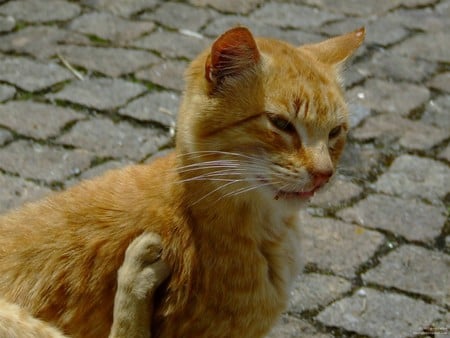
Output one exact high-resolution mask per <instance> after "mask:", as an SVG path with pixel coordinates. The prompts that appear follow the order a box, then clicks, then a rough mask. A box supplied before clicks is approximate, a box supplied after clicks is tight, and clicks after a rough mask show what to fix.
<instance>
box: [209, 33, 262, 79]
mask: <svg viewBox="0 0 450 338" xmlns="http://www.w3.org/2000/svg"><path fill="white" fill-rule="evenodd" d="M259 58H260V55H259V51H258V47H257V46H256V42H255V39H254V38H253V36H252V34H251V33H250V31H249V30H248V29H247V28H245V27H236V28H233V29H231V30H229V31H227V32H225V33H224V34H223V35H221V36H220V37H219V38H218V39H217V40H216V41H215V42H214V44H213V45H212V47H211V54H210V55H209V57H208V59H207V61H206V65H205V70H206V74H205V75H206V79H207V80H208V81H210V82H220V80H222V79H223V78H225V77H227V76H235V75H239V74H240V73H242V72H243V71H245V70H246V69H248V68H249V67H252V66H254V65H255V64H257V63H258V61H259Z"/></svg>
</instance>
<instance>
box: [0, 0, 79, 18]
mask: <svg viewBox="0 0 450 338" xmlns="http://www.w3.org/2000/svg"><path fill="white" fill-rule="evenodd" d="M80 12H81V8H80V7H79V6H78V5H76V4H74V3H70V2H66V1H62V0H18V1H12V2H7V3H6V4H4V5H2V6H0V13H2V14H5V15H9V16H12V17H13V18H15V19H16V20H20V21H25V22H29V23H43V22H51V21H65V20H68V19H72V18H74V17H75V16H77V15H78V14H80Z"/></svg>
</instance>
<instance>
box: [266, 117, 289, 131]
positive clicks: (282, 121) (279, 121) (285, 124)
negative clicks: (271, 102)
mask: <svg viewBox="0 0 450 338" xmlns="http://www.w3.org/2000/svg"><path fill="white" fill-rule="evenodd" d="M267 118H268V119H269V121H270V123H271V124H272V125H273V126H274V127H275V128H277V129H279V130H281V131H284V132H286V133H290V134H291V133H295V127H294V125H293V124H292V123H291V122H290V121H289V120H288V119H286V118H285V117H282V116H280V115H277V114H270V113H268V114H267Z"/></svg>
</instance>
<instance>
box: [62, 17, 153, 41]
mask: <svg viewBox="0 0 450 338" xmlns="http://www.w3.org/2000/svg"><path fill="white" fill-rule="evenodd" d="M68 28H70V29H72V30H74V31H76V32H79V33H84V34H90V35H95V36H97V37H99V38H101V39H104V40H111V41H116V42H119V43H123V42H126V41H129V40H133V39H135V38H137V37H139V36H140V35H142V34H144V33H149V32H151V31H152V30H153V29H154V28H155V24H154V23H153V22H150V21H145V22H140V21H130V20H124V19H122V18H120V17H117V16H115V15H112V14H110V13H104V12H94V13H87V14H84V15H82V16H80V17H78V18H76V19H75V20H73V21H72V22H71V23H70V25H69V26H68Z"/></svg>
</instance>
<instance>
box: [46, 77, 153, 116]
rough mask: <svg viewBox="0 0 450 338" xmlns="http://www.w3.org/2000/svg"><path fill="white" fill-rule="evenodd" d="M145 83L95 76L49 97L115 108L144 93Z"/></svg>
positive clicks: (107, 108) (72, 84) (91, 106)
mask: <svg viewBox="0 0 450 338" xmlns="http://www.w3.org/2000/svg"><path fill="white" fill-rule="evenodd" d="M145 90H146V88H145V87H144V86H143V85H140V84H137V83H133V82H128V81H125V80H122V79H109V78H93V79H88V80H85V81H74V82H72V83H70V84H68V85H66V86H65V87H64V89H63V90H61V91H60V92H57V93H55V94H47V95H46V97H47V98H49V99H52V100H54V99H57V100H63V101H69V102H73V103H76V104H80V105H84V106H87V107H89V108H95V109H98V110H114V109H117V108H119V107H121V106H123V105H125V104H126V103H127V102H128V101H129V100H131V99H132V98H134V97H136V96H138V95H140V94H142V93H144V92H145Z"/></svg>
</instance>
